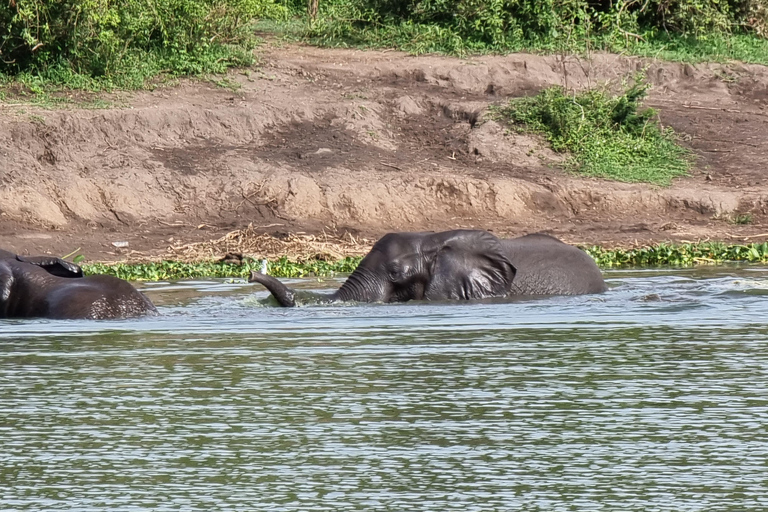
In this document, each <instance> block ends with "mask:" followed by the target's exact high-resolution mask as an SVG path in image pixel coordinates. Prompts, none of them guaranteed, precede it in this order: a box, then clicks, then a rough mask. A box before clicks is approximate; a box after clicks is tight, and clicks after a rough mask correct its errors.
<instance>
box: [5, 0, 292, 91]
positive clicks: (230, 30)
mask: <svg viewBox="0 0 768 512" xmlns="http://www.w3.org/2000/svg"><path fill="white" fill-rule="evenodd" d="M285 13H286V9H285V8H284V7H282V6H279V5H277V4H275V3H273V1H272V0H121V1H118V0H79V1H73V0H9V1H8V2H4V5H3V6H1V7H0V26H2V27H4V30H3V31H2V33H0V72H2V73H5V74H15V73H19V72H23V71H34V72H38V73H40V72H44V71H46V70H50V69H52V68H62V67H63V68H66V69H69V70H71V71H73V72H75V73H81V74H86V75H90V76H111V75H115V74H119V73H124V72H127V70H126V68H128V67H131V66H138V67H142V66H146V65H147V60H152V61H155V64H156V66H157V67H165V68H167V70H168V71H172V72H182V73H184V72H195V71H201V70H204V69H206V68H216V67H219V68H223V67H225V66H226V65H227V64H231V63H238V62H244V61H247V60H248V59H249V58H250V55H249V53H250V52H248V51H247V50H249V49H250V48H251V47H252V46H253V41H254V38H253V36H252V34H251V31H249V30H248V25H249V23H250V22H251V20H252V19H253V18H254V17H256V16H269V17H278V16H281V15H284V14H285Z"/></svg>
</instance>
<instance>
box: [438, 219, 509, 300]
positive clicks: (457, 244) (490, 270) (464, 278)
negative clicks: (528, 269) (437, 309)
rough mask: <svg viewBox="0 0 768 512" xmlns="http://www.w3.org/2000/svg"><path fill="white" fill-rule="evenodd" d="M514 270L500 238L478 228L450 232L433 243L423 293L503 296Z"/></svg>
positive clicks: (445, 296) (455, 296)
mask: <svg viewBox="0 0 768 512" xmlns="http://www.w3.org/2000/svg"><path fill="white" fill-rule="evenodd" d="M438 235H441V233H438ZM515 273H516V270H515V267H514V266H513V265H512V262H510V261H509V259H508V258H507V256H506V254H505V253H504V250H503V247H502V244H501V241H500V240H499V239H498V238H496V237H495V236H493V235H492V234H490V233H488V232H487V231H479V230H478V231H475V230H460V231H454V232H450V236H449V237H448V238H446V239H444V240H443V241H442V244H440V245H439V246H438V247H437V251H436V253H435V256H434V260H433V262H432V266H431V272H430V280H429V283H428V285H427V289H426V291H425V294H424V297H425V298H426V299H429V300H440V299H482V298H487V297H504V296H505V295H507V294H508V293H509V290H510V287H511V286H512V280H513V279H514V278H515Z"/></svg>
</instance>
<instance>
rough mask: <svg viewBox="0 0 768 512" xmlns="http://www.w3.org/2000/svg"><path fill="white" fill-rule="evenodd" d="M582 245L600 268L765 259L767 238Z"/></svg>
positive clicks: (760, 261) (765, 261)
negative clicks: (628, 245)
mask: <svg viewBox="0 0 768 512" xmlns="http://www.w3.org/2000/svg"><path fill="white" fill-rule="evenodd" d="M583 249H584V250H585V251H587V253H588V254H589V255H590V256H592V258H593V259H594V260H595V261H596V262H597V264H598V266H600V267H602V268H609V267H630V266H631V267H656V266H661V265H673V266H691V265H695V264H697V263H722V262H725V261H742V262H749V263H768V242H764V243H754V244H746V245H728V244H724V243H721V242H699V243H686V244H679V245H668V244H659V245H656V246H652V247H641V248H637V249H628V250H623V249H603V248H601V247H598V246H592V247H584V248H583Z"/></svg>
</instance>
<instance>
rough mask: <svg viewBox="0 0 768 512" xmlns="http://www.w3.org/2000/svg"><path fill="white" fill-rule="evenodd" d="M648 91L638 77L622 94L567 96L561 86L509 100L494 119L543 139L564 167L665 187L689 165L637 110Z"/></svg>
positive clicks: (666, 132)
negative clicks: (565, 156) (562, 156)
mask: <svg viewBox="0 0 768 512" xmlns="http://www.w3.org/2000/svg"><path fill="white" fill-rule="evenodd" d="M647 88H648V86H647V85H645V84H643V83H642V82H641V80H640V79H639V78H638V79H637V80H636V81H635V83H634V84H633V85H632V86H630V87H628V88H627V89H626V90H625V91H623V93H622V94H619V95H616V96H612V95H610V94H609V93H608V92H607V91H605V90H602V89H591V90H587V91H585V92H583V93H580V94H568V93H567V92H566V91H565V90H564V89H562V88H561V87H552V88H549V89H545V90H543V91H542V92H540V93H539V94H538V95H536V96H533V97H525V98H515V99H513V100H512V101H510V103H509V105H508V106H506V107H504V108H502V109H500V111H499V112H498V114H499V115H500V116H501V117H502V118H505V119H509V120H511V121H512V122H513V123H517V124H518V126H520V125H522V126H521V129H527V130H533V131H535V132H539V133H542V134H544V136H545V137H546V139H547V140H548V141H549V142H550V144H551V145H552V149H554V150H555V151H559V152H566V151H567V152H570V155H571V157H570V159H569V160H568V162H567V168H569V169H572V170H574V171H577V172H579V173H581V174H585V175H588V176H598V177H601V178H609V179H614V180H618V181H627V182H648V183H655V184H658V185H669V184H670V182H671V180H672V178H674V177H676V176H681V175H683V174H686V172H687V171H688V169H689V168H690V166H691V160H690V158H689V156H688V154H687V151H686V150H685V149H683V148H682V147H680V146H678V145H677V143H676V142H675V135H674V132H673V131H672V129H671V128H661V127H660V126H659V123H658V121H657V119H656V117H655V116H656V112H655V111H654V110H653V109H650V108H648V109H643V110H639V106H640V101H641V100H642V98H643V97H644V96H645V92H646V90H647Z"/></svg>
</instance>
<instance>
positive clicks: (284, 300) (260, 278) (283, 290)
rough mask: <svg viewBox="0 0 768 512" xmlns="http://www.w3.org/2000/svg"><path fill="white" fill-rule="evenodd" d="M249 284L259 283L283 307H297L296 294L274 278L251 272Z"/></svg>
mask: <svg viewBox="0 0 768 512" xmlns="http://www.w3.org/2000/svg"><path fill="white" fill-rule="evenodd" d="M248 282H249V283H259V284H262V285H264V287H265V288H266V289H267V290H269V291H270V293H272V296H273V297H274V298H275V299H277V302H279V303H280V305H281V306H283V307H286V308H292V307H294V306H296V300H295V298H294V292H293V290H291V289H290V288H288V287H287V286H285V285H284V284H283V283H281V282H280V281H278V280H277V279H275V278H274V277H272V276H268V275H266V274H262V273H260V272H256V271H255V270H254V271H252V272H251V277H250V278H249V279H248Z"/></svg>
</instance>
